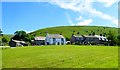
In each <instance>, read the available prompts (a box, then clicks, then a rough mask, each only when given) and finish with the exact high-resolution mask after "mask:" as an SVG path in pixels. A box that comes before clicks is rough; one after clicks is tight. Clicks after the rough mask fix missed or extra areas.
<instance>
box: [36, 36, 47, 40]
mask: <svg viewBox="0 0 120 70" xmlns="http://www.w3.org/2000/svg"><path fill="white" fill-rule="evenodd" d="M45 38H46V37H43V36H39V37H35V40H45Z"/></svg>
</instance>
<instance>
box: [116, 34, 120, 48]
mask: <svg viewBox="0 0 120 70" xmlns="http://www.w3.org/2000/svg"><path fill="white" fill-rule="evenodd" d="M117 39H118V40H117V45H118V46H120V35H118V37H117Z"/></svg>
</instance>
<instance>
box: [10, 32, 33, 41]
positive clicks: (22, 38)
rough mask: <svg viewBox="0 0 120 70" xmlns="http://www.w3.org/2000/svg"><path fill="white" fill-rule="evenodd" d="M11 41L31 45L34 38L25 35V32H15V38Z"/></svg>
mask: <svg viewBox="0 0 120 70" xmlns="http://www.w3.org/2000/svg"><path fill="white" fill-rule="evenodd" d="M12 39H14V40H20V41H25V42H28V43H31V40H33V39H34V36H32V35H30V34H27V33H26V32H25V31H16V32H15V36H14V37H13V38H12Z"/></svg>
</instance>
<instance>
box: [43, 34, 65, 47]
mask: <svg viewBox="0 0 120 70" xmlns="http://www.w3.org/2000/svg"><path fill="white" fill-rule="evenodd" d="M47 42H48V43H49V44H50V45H53V44H54V43H55V45H58V43H59V45H61V44H62V43H63V44H66V39H65V38H64V39H63V42H62V40H61V38H55V42H54V41H53V38H48V37H47V36H46V39H45V45H47Z"/></svg>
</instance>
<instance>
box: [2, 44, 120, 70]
mask: <svg viewBox="0 0 120 70" xmlns="http://www.w3.org/2000/svg"><path fill="white" fill-rule="evenodd" d="M2 54H3V58H2V59H3V68H118V47H115V46H113V47H112V46H111V47H110V46H77V45H76V46H75V45H63V46H41V47H37V46H36V47H17V48H6V49H5V48H4V49H3V51H2Z"/></svg>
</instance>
